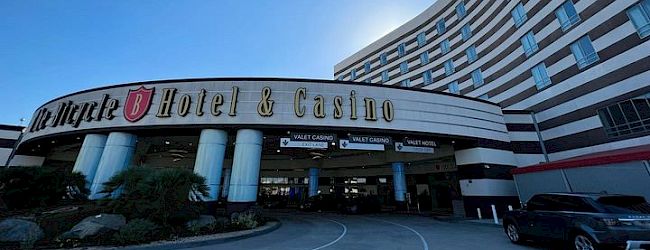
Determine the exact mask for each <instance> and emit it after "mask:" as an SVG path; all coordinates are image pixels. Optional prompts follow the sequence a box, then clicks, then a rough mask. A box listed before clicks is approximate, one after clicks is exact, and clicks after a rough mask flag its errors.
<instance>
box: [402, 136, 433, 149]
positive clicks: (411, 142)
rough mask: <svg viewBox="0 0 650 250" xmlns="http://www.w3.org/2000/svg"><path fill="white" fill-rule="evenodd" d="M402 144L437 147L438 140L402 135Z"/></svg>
mask: <svg viewBox="0 0 650 250" xmlns="http://www.w3.org/2000/svg"><path fill="white" fill-rule="evenodd" d="M402 143H403V145H404V146H414V147H431V148H437V147H438V142H436V141H434V140H431V139H420V138H409V137H404V140H403V141H402Z"/></svg>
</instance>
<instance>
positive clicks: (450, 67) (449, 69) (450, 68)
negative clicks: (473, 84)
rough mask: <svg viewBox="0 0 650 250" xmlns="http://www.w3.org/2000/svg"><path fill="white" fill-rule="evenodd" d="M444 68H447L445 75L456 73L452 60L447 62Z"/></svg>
mask: <svg viewBox="0 0 650 250" xmlns="http://www.w3.org/2000/svg"><path fill="white" fill-rule="evenodd" d="M444 66H445V75H447V76H449V75H451V74H453V73H454V72H456V68H454V61H453V60H452V59H449V60H447V61H445V63H444Z"/></svg>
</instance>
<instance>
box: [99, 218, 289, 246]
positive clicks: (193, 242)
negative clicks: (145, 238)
mask: <svg viewBox="0 0 650 250" xmlns="http://www.w3.org/2000/svg"><path fill="white" fill-rule="evenodd" d="M280 226H282V223H281V222H280V221H269V222H267V223H266V224H265V225H264V226H261V227H258V228H256V229H250V230H245V231H239V232H238V233H242V234H238V235H233V236H227V237H221V238H214V239H210V238H209V237H210V236H218V235H214V234H213V235H204V236H194V237H196V239H188V238H194V237H188V238H185V239H188V240H187V241H183V242H177V241H159V242H153V243H148V244H144V245H136V246H125V247H111V248H103V249H120V250H135V249H137V250H145V249H146V250H149V249H156V250H163V249H179V248H192V247H200V246H206V245H213V244H219V243H225V242H230V241H235V240H241V239H246V238H251V237H255V236H259V235H263V234H267V233H270V232H273V231H275V230H276V229H278V228H280ZM206 238H207V239H206ZM181 240H182V239H181Z"/></svg>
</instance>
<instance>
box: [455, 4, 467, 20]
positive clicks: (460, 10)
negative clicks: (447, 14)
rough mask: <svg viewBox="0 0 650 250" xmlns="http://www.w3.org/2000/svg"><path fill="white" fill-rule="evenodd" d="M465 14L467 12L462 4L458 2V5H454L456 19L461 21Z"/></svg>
mask: <svg viewBox="0 0 650 250" xmlns="http://www.w3.org/2000/svg"><path fill="white" fill-rule="evenodd" d="M466 14H467V10H466V9H465V3H464V2H460V3H459V4H458V5H456V15H458V19H462V18H463V17H465V15H466Z"/></svg>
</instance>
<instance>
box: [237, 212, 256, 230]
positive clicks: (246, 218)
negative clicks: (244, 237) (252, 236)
mask: <svg viewBox="0 0 650 250" xmlns="http://www.w3.org/2000/svg"><path fill="white" fill-rule="evenodd" d="M230 223H231V225H232V227H234V228H236V229H253V228H256V227H257V225H258V216H257V215H256V214H255V213H251V212H246V213H233V214H232V218H231V222H230Z"/></svg>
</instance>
